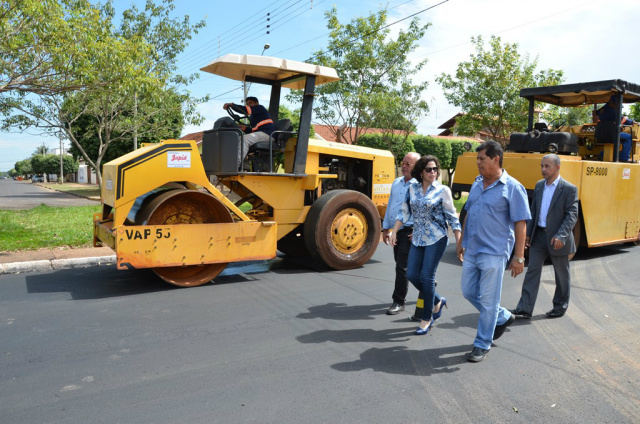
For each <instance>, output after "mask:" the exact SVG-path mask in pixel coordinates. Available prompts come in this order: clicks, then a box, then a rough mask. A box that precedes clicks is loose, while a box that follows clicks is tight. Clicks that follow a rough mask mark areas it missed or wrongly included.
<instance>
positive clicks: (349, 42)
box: [305, 0, 449, 62]
mask: <svg viewBox="0 0 640 424" xmlns="http://www.w3.org/2000/svg"><path fill="white" fill-rule="evenodd" d="M448 1H449V0H443V1H441V2H440V3H438V4H435V5H433V6H429V7H427V8H425V9H422V10H420V11H418V12H416V13H412V14H411V15H409V16H406V17H404V18H402V19H398V20H397V21H395V22H391V23H390V24H387V25H385V26H383V27H380V28H378V29H376V30H372V31H369V32H368V33H366V34H365V35H363V36H357V37H353V38H352V39H351V40H347V41H345V42H343V43H341V44H340V45H339V46H337V47H335V48H332V49H328V50H335V49H337V48H342V47H346V46H348V45H350V44H354V43H355V42H356V41H359V40H363V39H365V38H367V37H370V36H371V35H373V34H375V33H377V32H379V31H382V30H384V29H387V28H389V27H391V26H393V25H395V24H398V23H400V22H402V21H406V20H407V19H409V18H413V17H414V16H417V15H419V14H421V13H424V12H426V11H428V10H431V9H434V8H436V7H438V6H441V5H443V4H445V3H447V2H448ZM320 54H322V51H320V52H318V53H317V54H315V55H313V56H311V57H310V58H309V59H307V60H305V62H309V61H311V60H312V59H313V58H317V57H318V56H319V55H320Z"/></svg>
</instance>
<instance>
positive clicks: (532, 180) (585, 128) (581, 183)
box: [452, 79, 640, 247]
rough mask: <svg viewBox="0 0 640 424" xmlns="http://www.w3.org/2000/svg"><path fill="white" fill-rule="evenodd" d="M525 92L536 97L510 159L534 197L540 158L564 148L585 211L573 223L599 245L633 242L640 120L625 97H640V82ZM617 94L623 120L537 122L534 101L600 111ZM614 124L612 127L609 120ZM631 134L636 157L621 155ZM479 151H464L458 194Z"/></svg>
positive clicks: (637, 228) (638, 219)
mask: <svg viewBox="0 0 640 424" xmlns="http://www.w3.org/2000/svg"><path fill="white" fill-rule="evenodd" d="M520 96H521V97H524V98H526V99H528V100H529V123H528V129H527V131H526V132H524V133H513V134H511V135H510V138H509V144H508V145H507V147H506V150H505V154H504V160H503V167H504V169H506V170H507V172H508V173H509V175H511V176H513V177H515V178H516V179H517V180H518V181H520V182H521V183H522V184H523V185H524V186H525V188H526V189H527V192H528V193H529V196H530V198H531V196H532V194H533V189H534V188H535V184H536V182H537V181H538V180H540V179H541V178H542V177H541V173H540V161H541V159H542V157H543V156H544V155H545V154H547V153H555V154H558V155H560V158H561V159H562V167H561V169H560V174H561V175H562V178H564V179H566V180H567V181H569V182H571V183H572V184H575V185H576V186H577V187H578V198H579V202H580V213H579V217H578V221H577V223H576V225H575V227H574V229H573V233H574V236H575V240H576V244H577V245H582V246H587V247H597V246H604V245H609V244H618V243H625V242H634V243H636V244H638V241H639V237H640V164H639V163H638V160H639V159H640V126H638V124H633V125H622V123H623V122H624V121H625V119H624V118H623V115H622V104H623V103H637V102H639V101H640V85H638V84H633V83H630V82H627V81H623V80H619V79H618V80H606V81H595V82H585V83H576V84H564V85H558V86H550V87H535V88H525V89H522V90H520ZM612 97H614V98H617V100H618V101H617V116H618V117H619V122H621V125H610V124H613V122H589V123H584V124H582V125H568V124H567V123H564V122H556V123H555V125H548V124H547V123H544V122H535V123H534V120H535V119H534V118H535V116H536V113H535V108H534V103H535V102H542V103H548V104H553V105H557V106H561V107H593V109H594V111H595V110H596V109H597V108H598V107H599V106H602V105H603V104H604V103H607V102H609V100H610V99H611V98H612ZM607 127H608V128H607ZM621 132H626V133H628V134H630V136H631V139H632V143H631V155H630V161H629V162H620V161H619V155H620V147H621V143H620V133H621ZM476 155H477V154H476V153H475V152H467V153H464V154H463V155H462V156H461V157H460V158H458V163H457V168H456V172H455V178H454V182H453V184H452V190H453V192H454V196H455V197H457V196H460V193H461V192H463V191H469V188H470V187H471V184H472V183H473V180H474V178H475V177H476V176H477V175H478V168H477V166H476Z"/></svg>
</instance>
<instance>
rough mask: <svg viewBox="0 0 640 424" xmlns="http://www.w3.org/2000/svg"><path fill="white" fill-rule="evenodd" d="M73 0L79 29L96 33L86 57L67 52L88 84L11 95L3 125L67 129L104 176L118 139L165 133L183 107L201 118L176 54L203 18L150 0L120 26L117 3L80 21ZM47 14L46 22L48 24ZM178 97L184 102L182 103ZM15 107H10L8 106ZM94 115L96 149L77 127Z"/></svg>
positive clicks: (69, 15) (71, 11) (71, 10)
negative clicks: (92, 152)
mask: <svg viewBox="0 0 640 424" xmlns="http://www.w3.org/2000/svg"><path fill="white" fill-rule="evenodd" d="M69 2H70V3H69V4H66V3H63V6H64V7H66V8H65V9H64V11H65V15H64V19H66V20H67V21H73V24H74V25H73V27H74V28H75V29H76V31H77V32H81V33H83V34H88V36H89V37H90V38H92V39H94V42H93V43H92V44H89V45H87V46H86V50H87V52H85V53H86V54H85V56H82V57H81V59H82V60H80V61H76V58H75V57H74V56H73V55H71V56H69V57H67V61H68V62H69V63H71V66H72V68H73V70H74V72H75V75H78V76H79V78H80V79H81V80H82V82H83V84H84V85H85V88H84V89H82V90H78V91H74V92H73V93H72V94H69V95H61V94H60V93H59V92H53V93H52V92H46V93H38V96H37V98H35V99H32V98H23V97H20V95H19V94H15V93H14V94H13V97H12V99H11V100H12V101H9V102H6V103H5V109H4V110H5V114H6V115H7V116H8V117H7V118H6V119H5V120H4V127H5V128H6V127H10V126H15V127H18V128H25V127H29V126H35V125H38V126H39V127H41V128H44V129H45V130H49V131H50V132H53V133H55V132H59V131H62V132H63V133H64V134H65V135H66V137H67V138H68V139H69V140H70V141H71V142H72V144H73V145H74V147H75V148H76V149H77V150H78V151H79V153H80V154H81V156H82V157H83V158H84V159H85V161H86V162H87V163H88V164H89V165H90V166H91V168H93V169H94V170H95V171H96V175H97V177H98V182H99V183H101V181H102V175H101V172H100V171H101V169H100V165H101V162H102V159H103V157H104V154H106V152H107V150H108V148H109V146H110V144H111V143H112V142H113V141H115V140H118V139H120V140H122V139H124V138H125V137H129V139H130V140H131V139H133V138H135V137H145V136H148V135H150V134H154V133H158V132H159V131H161V128H164V126H165V125H166V122H167V116H176V114H177V113H178V109H179V110H180V111H181V112H182V114H183V119H184V120H185V122H189V123H193V124H197V123H199V122H201V120H202V118H201V117H200V116H199V114H198V113H197V112H196V109H195V108H196V99H193V98H192V97H191V96H190V95H189V94H188V93H181V92H179V90H178V88H177V87H178V84H181V83H184V82H187V81H189V80H190V78H192V77H181V76H174V74H173V71H174V70H175V67H176V62H175V61H176V56H177V55H178V54H180V53H181V52H182V51H183V50H184V47H185V45H186V44H185V43H186V42H187V41H188V40H189V39H190V38H191V34H192V33H193V32H195V31H197V29H198V28H200V27H201V26H202V25H204V24H203V23H198V24H196V25H190V24H189V18H188V17H185V18H184V19H183V20H182V21H180V20H178V19H172V18H170V17H169V15H170V12H171V11H172V10H173V4H172V1H171V0H165V1H163V2H162V4H160V5H155V4H154V3H153V2H152V1H150V0H149V1H148V2H147V4H146V8H145V10H144V11H138V10H137V9H136V8H135V7H133V8H132V9H129V10H127V11H125V13H124V14H123V17H122V19H121V26H120V28H116V27H115V26H114V24H113V18H114V12H113V8H112V6H111V3H107V4H106V5H104V6H103V7H102V8H101V9H92V11H93V15H92V16H94V18H95V19H93V20H87V22H75V20H74V19H75V17H76V14H75V12H76V9H77V8H78V7H79V6H78V5H85V3H84V2H83V1H82V0H79V1H74V2H71V0H69ZM83 10H84V9H83ZM46 22H47V21H46V20H45V21H43V23H41V25H44V26H46ZM84 47H85V46H83V48H84ZM56 53H57V54H62V53H60V52H56ZM85 57H87V58H88V60H84V58H85ZM169 99H173V100H176V101H168V100H169ZM177 103H180V106H179V107H176V106H175V105H176V104H177ZM9 108H10V109H11V114H9V113H8V112H7V111H9ZM87 116H88V117H90V118H91V121H92V122H91V127H92V129H93V131H94V132H95V134H96V138H97V141H98V146H99V147H98V149H97V151H98V156H97V157H90V156H89V155H88V154H87V152H85V151H84V148H83V146H82V145H81V143H80V142H79V140H78V137H77V136H76V133H75V130H76V129H77V128H78V126H76V122H77V121H78V120H79V119H80V118H81V117H85V118H86V117H87ZM80 128H86V126H80ZM85 134H86V132H83V134H81V135H79V136H82V135H85ZM132 144H133V143H132Z"/></svg>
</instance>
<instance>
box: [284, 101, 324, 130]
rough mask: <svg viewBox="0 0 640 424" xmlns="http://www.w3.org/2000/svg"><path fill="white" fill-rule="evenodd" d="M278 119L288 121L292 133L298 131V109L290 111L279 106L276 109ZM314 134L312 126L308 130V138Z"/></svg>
mask: <svg viewBox="0 0 640 424" xmlns="http://www.w3.org/2000/svg"><path fill="white" fill-rule="evenodd" d="M278 117H279V119H288V120H290V121H291V125H292V126H293V130H294V131H298V130H299V129H300V109H296V110H291V109H289V108H288V107H286V106H283V105H280V107H279V108H278ZM315 134H316V132H315V130H314V129H313V125H312V126H311V128H310V133H309V136H310V137H313V136H314V135H315Z"/></svg>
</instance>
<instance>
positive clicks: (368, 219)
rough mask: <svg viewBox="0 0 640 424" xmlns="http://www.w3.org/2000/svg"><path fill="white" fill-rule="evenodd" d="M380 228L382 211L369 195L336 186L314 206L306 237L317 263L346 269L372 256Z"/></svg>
mask: <svg viewBox="0 0 640 424" xmlns="http://www.w3.org/2000/svg"><path fill="white" fill-rule="evenodd" d="M380 232H381V225H380V215H379V213H378V210H377V208H376V206H375V205H374V203H373V202H372V201H371V199H370V198H369V197H367V196H366V195H364V194H362V193H359V192H357V191H353V190H334V191H330V192H329V193H327V194H325V195H323V196H322V197H320V198H319V199H318V200H317V201H316V202H315V203H314V204H313V205H312V206H311V209H310V210H309V213H308V214H307V218H306V220H305V225H304V241H305V245H306V247H307V251H308V252H309V254H310V255H311V257H312V259H313V260H314V262H315V264H316V266H317V265H322V264H324V265H325V266H327V267H329V268H331V269H336V270H345V269H353V268H358V267H361V266H362V265H364V264H365V263H366V262H367V261H368V260H369V259H371V256H373V254H374V253H375V251H376V249H377V247H378V244H379V242H380Z"/></svg>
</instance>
